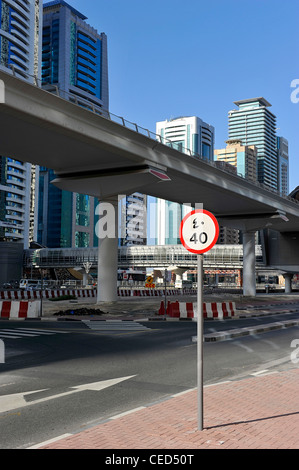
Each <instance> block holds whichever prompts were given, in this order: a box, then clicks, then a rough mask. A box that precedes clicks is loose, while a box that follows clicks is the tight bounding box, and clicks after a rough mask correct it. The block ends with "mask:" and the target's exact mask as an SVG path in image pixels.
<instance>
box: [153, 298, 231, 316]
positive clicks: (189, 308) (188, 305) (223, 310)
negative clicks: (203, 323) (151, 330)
mask: <svg viewBox="0 0 299 470" xmlns="http://www.w3.org/2000/svg"><path fill="white" fill-rule="evenodd" d="M235 310H236V306H235V302H204V303H203V317H204V318H218V319H223V318H230V317H233V316H234V315H235ZM165 313H166V315H168V316H169V317H172V318H197V303H193V302H178V301H176V302H168V305H167V308H166V312H165V306H164V302H161V305H160V309H159V312H158V314H159V315H165Z"/></svg>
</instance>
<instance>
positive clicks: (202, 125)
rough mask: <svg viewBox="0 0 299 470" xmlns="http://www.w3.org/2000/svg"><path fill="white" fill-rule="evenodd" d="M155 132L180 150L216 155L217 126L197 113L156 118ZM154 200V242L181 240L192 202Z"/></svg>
mask: <svg viewBox="0 0 299 470" xmlns="http://www.w3.org/2000/svg"><path fill="white" fill-rule="evenodd" d="M156 134H157V135H158V136H160V138H161V141H162V143H164V144H166V145H169V146H170V145H171V146H173V147H174V148H176V149H177V150H180V151H182V152H187V153H189V152H191V154H192V155H194V156H198V158H202V159H205V160H209V161H212V160H213V159H214V142H215V129H214V127H213V126H211V125H210V124H207V123H206V122H204V121H203V120H202V119H200V118H199V117H197V116H190V117H178V118H175V119H169V120H166V121H160V122H157V123H156ZM199 202H200V201H199ZM186 203H188V201H186ZM152 204H156V209H155V213H156V221H155V231H156V236H155V240H156V241H155V244H157V245H176V244H178V243H180V236H179V227H180V223H181V220H182V219H183V218H184V216H185V215H186V214H187V213H188V212H189V211H190V206H188V205H187V204H186V205H181V204H177V203H174V202H171V201H165V200H163V199H159V198H157V199H155V200H154V201H152ZM150 238H153V237H150Z"/></svg>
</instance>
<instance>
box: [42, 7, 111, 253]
mask: <svg viewBox="0 0 299 470" xmlns="http://www.w3.org/2000/svg"><path fill="white" fill-rule="evenodd" d="M86 19H87V18H86V17H85V16H84V15H83V14H82V13H80V12H79V11H77V10H75V9H74V8H73V7H72V6H71V5H69V4H68V3H66V2H64V1H62V0H55V1H51V2H48V3H45V4H44V8H43V31H42V38H43V43H42V86H43V88H44V89H46V90H47V91H50V92H56V91H57V88H58V89H59V94H60V96H62V97H63V98H65V99H67V100H69V101H72V102H74V103H75V104H77V105H79V106H83V107H86V108H90V107H91V106H92V107H95V109H97V110H98V111H99V112H101V110H103V111H104V110H108V107H109V91H108V59H107V37H106V35H105V33H101V34H99V33H98V32H97V31H96V30H95V29H94V28H93V27H92V26H90V25H89V24H88V23H87V22H86ZM53 179H54V173H53V171H52V170H51V169H47V168H42V169H41V172H40V191H39V204H40V210H39V220H38V242H39V243H42V244H43V245H46V246H48V247H53V248H54V247H89V246H97V237H96V235H95V223H96V219H97V216H95V206H96V204H97V200H95V198H93V197H91V196H87V195H83V194H77V193H71V192H68V191H62V190H60V189H58V188H55V187H54V186H53V185H52V184H51V181H52V180H53Z"/></svg>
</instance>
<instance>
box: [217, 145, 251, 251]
mask: <svg viewBox="0 0 299 470" xmlns="http://www.w3.org/2000/svg"><path fill="white" fill-rule="evenodd" d="M214 160H215V161H216V162H223V163H225V164H226V165H227V164H229V165H232V166H233V168H234V169H235V171H236V173H237V174H238V175H240V176H242V177H243V178H246V179H248V180H251V181H257V149H256V147H255V145H242V141H241V140H238V139H230V140H227V141H226V148H223V149H219V150H214ZM218 243H219V244H224V245H235V244H238V243H240V239H239V230H236V229H232V228H229V227H220V233H219V238H218Z"/></svg>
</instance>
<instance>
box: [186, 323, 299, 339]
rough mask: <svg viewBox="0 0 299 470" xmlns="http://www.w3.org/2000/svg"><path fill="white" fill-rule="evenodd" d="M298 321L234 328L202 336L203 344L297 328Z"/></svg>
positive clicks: (193, 337) (195, 337) (194, 337)
mask: <svg viewBox="0 0 299 470" xmlns="http://www.w3.org/2000/svg"><path fill="white" fill-rule="evenodd" d="M298 325H299V320H286V321H282V322H275V323H268V324H265V325H259V326H248V327H245V328H236V329H234V330H228V331H219V332H215V333H208V334H206V335H204V341H205V342H215V341H226V340H228V339H232V338H237V337H240V336H250V335H254V334H258V333H266V332H267V331H272V330H279V329H283V328H291V327H292V326H298ZM192 342H197V336H192Z"/></svg>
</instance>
